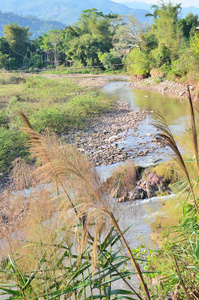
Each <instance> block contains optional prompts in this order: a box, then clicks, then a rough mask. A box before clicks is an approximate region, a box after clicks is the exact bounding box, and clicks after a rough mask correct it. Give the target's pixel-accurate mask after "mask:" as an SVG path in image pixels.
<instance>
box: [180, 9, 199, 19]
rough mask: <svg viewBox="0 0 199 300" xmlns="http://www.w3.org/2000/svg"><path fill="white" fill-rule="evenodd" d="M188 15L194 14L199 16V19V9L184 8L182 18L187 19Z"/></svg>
mask: <svg viewBox="0 0 199 300" xmlns="http://www.w3.org/2000/svg"><path fill="white" fill-rule="evenodd" d="M188 13H192V14H194V15H198V17H199V8H198V7H195V6H189V7H183V8H182V17H183V18H184V17H186V15H187V14H188Z"/></svg>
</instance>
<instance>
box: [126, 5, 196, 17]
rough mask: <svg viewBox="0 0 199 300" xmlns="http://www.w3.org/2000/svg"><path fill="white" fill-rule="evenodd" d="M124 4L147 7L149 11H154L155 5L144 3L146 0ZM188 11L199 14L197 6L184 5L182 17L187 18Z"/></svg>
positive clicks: (135, 7)
mask: <svg viewBox="0 0 199 300" xmlns="http://www.w3.org/2000/svg"><path fill="white" fill-rule="evenodd" d="M177 2H178V1H177ZM123 4H124V5H126V6H128V7H129V8H133V9H145V10H149V11H152V10H151V6H152V5H153V3H151V4H147V3H144V2H137V1H133V2H128V1H127V2H123ZM188 13H192V14H194V15H198V16H199V8H198V7H195V6H189V7H182V12H181V18H185V17H186V15H187V14H188Z"/></svg>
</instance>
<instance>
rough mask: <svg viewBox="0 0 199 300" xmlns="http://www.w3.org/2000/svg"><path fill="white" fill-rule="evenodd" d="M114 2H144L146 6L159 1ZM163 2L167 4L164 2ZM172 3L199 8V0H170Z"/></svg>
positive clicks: (130, 0) (115, 0)
mask: <svg viewBox="0 0 199 300" xmlns="http://www.w3.org/2000/svg"><path fill="white" fill-rule="evenodd" d="M112 1H114V2H118V3H122V2H145V3H147V4H151V3H156V4H157V3H158V2H159V0H141V1H139V0H112ZM164 2H168V1H167V0H165V1H164ZM171 2H172V3H175V4H176V3H182V6H196V7H199V0H191V1H190V0H172V1H171Z"/></svg>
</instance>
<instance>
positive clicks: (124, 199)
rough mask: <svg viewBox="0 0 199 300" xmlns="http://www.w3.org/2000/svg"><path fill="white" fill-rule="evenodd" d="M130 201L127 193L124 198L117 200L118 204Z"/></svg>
mask: <svg viewBox="0 0 199 300" xmlns="http://www.w3.org/2000/svg"><path fill="white" fill-rule="evenodd" d="M127 200H128V194H127V193H125V194H124V195H123V196H122V197H120V198H118V199H117V202H125V201H127Z"/></svg>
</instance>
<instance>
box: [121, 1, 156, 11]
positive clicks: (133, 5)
mask: <svg viewBox="0 0 199 300" xmlns="http://www.w3.org/2000/svg"><path fill="white" fill-rule="evenodd" d="M122 4H124V5H126V6H128V7H129V8H133V9H145V10H149V11H150V10H151V6H152V5H153V4H152V3H151V4H147V3H144V2H137V1H133V2H128V1H127V2H122Z"/></svg>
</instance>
